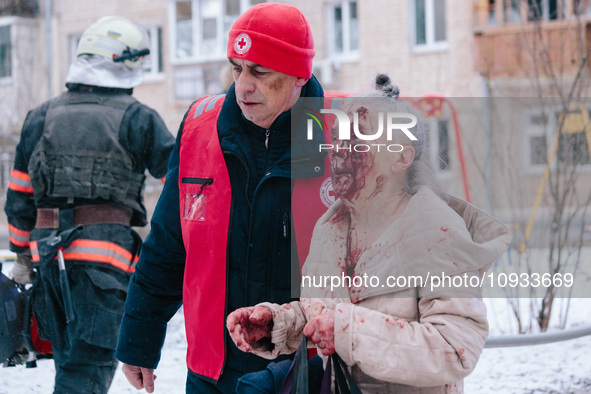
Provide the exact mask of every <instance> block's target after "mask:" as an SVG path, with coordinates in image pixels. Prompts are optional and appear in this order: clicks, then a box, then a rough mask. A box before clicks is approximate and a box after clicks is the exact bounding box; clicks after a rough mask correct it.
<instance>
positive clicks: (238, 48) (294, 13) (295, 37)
mask: <svg viewBox="0 0 591 394" xmlns="http://www.w3.org/2000/svg"><path fill="white" fill-rule="evenodd" d="M314 53H315V52H314V38H313V37H312V30H311V29H310V25H309V24H308V21H307V20H306V18H305V17H304V14H302V12H301V11H300V10H298V9H297V8H296V7H294V6H291V5H287V4H278V3H261V4H258V5H255V6H254V7H251V8H249V9H248V10H247V11H246V12H245V13H244V14H242V15H240V16H239V17H238V19H236V22H234V24H233V25H232V29H231V30H230V37H229V40H228V59H230V58H236V59H245V60H249V61H251V62H254V63H257V64H260V65H261V66H264V67H268V68H270V69H273V70H275V71H279V72H282V73H284V74H287V75H293V76H296V77H300V78H310V77H311V76H312V59H313V58H314Z"/></svg>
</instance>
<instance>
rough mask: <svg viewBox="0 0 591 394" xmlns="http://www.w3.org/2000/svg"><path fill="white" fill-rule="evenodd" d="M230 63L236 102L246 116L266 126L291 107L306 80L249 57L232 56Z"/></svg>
mask: <svg viewBox="0 0 591 394" xmlns="http://www.w3.org/2000/svg"><path fill="white" fill-rule="evenodd" d="M230 63H231V64H232V75H233V77H234V82H235V90H236V101H237V102H238V106H239V107H240V109H241V110H242V113H243V114H244V116H245V117H246V119H248V120H250V121H251V122H253V123H254V124H256V125H257V126H259V127H262V128H265V129H266V128H269V127H270V126H271V124H273V122H274V121H275V119H277V117H278V116H279V115H281V114H282V113H283V112H285V111H287V110H288V109H290V108H291V107H292V105H293V104H294V103H295V102H296V101H297V99H298V97H299V96H300V91H301V88H302V86H304V85H305V84H306V82H307V81H308V80H307V79H304V78H298V77H294V76H291V75H287V74H283V73H280V72H279V71H275V70H272V69H270V68H267V67H263V66H261V65H259V64H256V63H253V62H251V61H249V60H244V59H236V58H231V59H230Z"/></svg>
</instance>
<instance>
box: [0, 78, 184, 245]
mask: <svg viewBox="0 0 591 394" xmlns="http://www.w3.org/2000/svg"><path fill="white" fill-rule="evenodd" d="M68 88H69V90H70V91H75V92H83V93H88V94H89V95H93V94H98V95H130V94H131V93H132V91H131V89H111V88H99V87H91V86H86V85H68ZM65 94H68V93H65ZM54 100H56V99H54ZM54 100H50V101H47V102H45V103H44V104H42V105H41V106H39V107H37V108H35V109H33V110H31V111H29V113H28V114H27V117H26V119H25V122H24V124H23V127H22V132H21V139H20V142H19V144H18V146H17V147H16V154H15V162H14V169H15V170H17V171H19V172H21V173H27V174H28V167H29V162H30V160H31V155H32V153H33V150H34V149H35V146H36V145H37V143H38V141H39V140H40V138H41V136H42V134H43V131H44V125H45V118H46V114H47V111H48V108H49V106H50V104H51V102H52V101H54ZM71 132H73V133H86V135H87V138H88V139H92V138H93V134H92V133H93V130H88V129H85V128H84V125H83V124H80V122H79V121H78V119H76V118H74V119H72V120H71ZM119 143H120V144H121V145H122V147H123V148H124V149H126V150H127V152H128V153H129V154H130V156H131V157H132V160H133V162H134V168H133V171H134V172H136V173H138V174H144V172H145V171H146V169H147V170H148V171H149V172H150V173H151V174H152V175H153V176H154V177H156V178H161V177H163V176H164V175H165V174H166V163H167V162H168V158H169V157H170V153H171V151H172V148H173V145H174V137H173V136H172V134H171V133H170V132H169V131H168V129H167V128H166V125H165V124H164V121H163V120H162V118H161V117H160V116H159V115H158V113H156V111H154V110H153V109H151V108H149V107H147V106H146V105H144V104H142V103H140V102H138V101H135V102H134V103H133V104H131V105H130V106H129V107H128V108H127V110H126V111H125V113H124V115H123V119H122V121H121V126H120V130H119ZM107 153H109V152H105V154H107ZM105 203H107V204H108V203H112V201H108V200H107V201H105V200H100V199H97V200H87V199H78V198H77V199H75V201H73V202H68V201H67V199H66V198H51V197H48V196H45V197H42V198H39V199H38V201H35V200H34V198H33V193H32V192H31V193H29V192H23V191H15V190H12V189H9V190H8V193H7V199H6V205H5V207H4V211H5V212H6V216H7V217H8V223H9V224H10V225H11V226H12V227H13V228H15V229H17V230H18V231H20V232H30V231H31V230H32V229H33V228H34V227H35V220H36V214H37V210H36V209H37V208H60V209H66V208H72V207H73V206H77V205H85V204H105ZM137 203H138V204H139V205H138V206H139V207H140V209H139V211H138V212H134V217H137V220H135V222H136V223H135V224H134V225H144V224H145V222H146V219H145V208H144V207H143V201H142V200H141V196H139V201H137ZM140 211H141V212H140ZM109 231H110V230H109V229H105V234H102V235H100V234H99V235H97V236H98V237H99V238H102V239H110V238H111V236H110V235H109ZM10 249H11V250H12V251H13V252H17V253H21V252H24V251H26V250H27V249H28V248H27V247H25V246H22V245H15V244H14V243H12V242H11V244H10Z"/></svg>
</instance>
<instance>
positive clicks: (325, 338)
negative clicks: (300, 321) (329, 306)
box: [304, 311, 335, 356]
mask: <svg viewBox="0 0 591 394" xmlns="http://www.w3.org/2000/svg"><path fill="white" fill-rule="evenodd" d="M304 335H305V336H307V337H308V338H309V339H310V341H311V342H312V343H313V344H314V345H316V347H317V348H318V349H320V352H321V353H322V354H323V355H325V356H330V355H331V354H333V353H334V352H335V347H334V311H329V312H325V313H322V314H320V315H318V316H316V317H315V318H313V319H312V320H310V321H309V322H308V324H306V326H305V327H304Z"/></svg>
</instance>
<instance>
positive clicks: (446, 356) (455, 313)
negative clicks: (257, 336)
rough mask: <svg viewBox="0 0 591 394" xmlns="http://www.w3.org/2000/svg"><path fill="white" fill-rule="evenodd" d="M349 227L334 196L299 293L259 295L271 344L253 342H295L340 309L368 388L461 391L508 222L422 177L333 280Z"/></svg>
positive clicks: (338, 340)
mask: <svg viewBox="0 0 591 394" xmlns="http://www.w3.org/2000/svg"><path fill="white" fill-rule="evenodd" d="M348 228H349V215H348V213H347V212H346V209H345V207H344V206H343V205H342V204H341V203H340V201H337V203H336V204H335V205H333V206H332V207H331V208H330V209H329V210H328V211H327V212H326V214H325V215H323V216H322V217H321V218H320V220H319V221H318V223H317V224H316V228H315V230H314V235H313V239H312V244H311V246H310V253H309V256H308V258H307V260H306V263H305V265H304V268H303V278H302V298H301V301H299V302H292V303H290V304H284V305H276V304H270V303H264V304H261V305H264V306H267V307H269V308H270V309H271V310H272V311H273V318H274V320H273V323H274V325H273V331H272V338H271V342H272V344H273V346H272V347H268V346H265V347H261V348H258V349H255V350H254V352H255V353H257V354H259V355H261V356H263V357H266V358H275V357H277V355H279V354H283V353H292V352H294V351H295V350H296V349H297V347H298V345H299V344H300V341H301V338H302V337H301V335H302V331H303V327H304V325H305V324H306V322H307V321H309V320H310V319H312V318H313V317H315V316H317V315H318V314H320V313H326V312H328V311H334V314H335V347H336V352H337V353H338V354H339V355H340V356H341V357H342V359H343V360H344V361H345V362H346V363H347V364H348V365H349V366H351V373H352V375H353V377H354V379H355V381H356V382H357V383H358V385H359V387H360V388H361V389H362V391H363V392H364V393H365V392H367V393H459V392H462V391H463V379H464V377H465V376H467V375H468V374H469V373H470V372H472V370H473V369H474V367H475V366H476V362H477V361H478V358H479V356H480V353H481V351H482V349H483V347H484V343H485V340H486V337H487V335H488V322H487V317H486V307H485V305H484V303H483V302H482V300H481V293H482V289H481V288H480V287H479V286H478V285H479V283H478V281H479V280H481V279H482V278H483V275H484V273H485V271H486V269H487V268H489V267H490V265H491V264H492V263H493V262H494V261H495V260H496V259H498V258H499V257H500V256H501V255H502V254H503V253H505V251H506V250H507V248H508V246H509V243H510V241H511V234H510V231H509V229H508V228H507V227H506V226H505V225H504V224H503V223H501V222H500V221H498V220H497V219H495V218H493V217H491V216H489V215H487V214H486V213H484V212H483V211H481V210H479V209H477V208H475V207H474V206H472V205H470V204H468V203H466V202H464V201H461V200H459V199H456V198H453V197H452V198H450V201H449V204H448V203H446V202H444V201H443V200H442V199H440V198H439V197H438V196H436V195H435V193H433V192H432V191H431V190H430V189H428V188H426V187H423V188H421V189H420V190H419V191H418V192H417V193H416V194H415V195H414V196H413V197H412V198H411V199H410V201H409V203H408V205H407V207H406V208H405V210H404V212H403V213H402V215H401V216H400V217H399V218H398V219H397V220H396V221H395V222H394V223H393V224H392V225H391V226H390V227H389V228H388V229H387V230H386V231H385V232H384V234H383V235H382V236H381V237H380V238H379V239H378V240H377V241H376V242H375V243H374V244H373V245H372V247H371V248H370V249H369V250H366V251H365V252H364V253H363V254H362V256H361V257H360V259H359V262H358V264H357V266H356V267H355V273H354V275H356V276H358V279H355V280H354V281H353V283H352V284H353V285H352V286H349V283H345V285H344V286H337V287H335V286H332V288H331V284H332V285H335V284H337V282H338V281H339V280H340V281H341V282H344V281H343V272H344V269H345V268H344V264H345V261H346V253H347V246H346V242H345V240H346V239H347V233H348ZM363 278H366V279H365V281H363ZM442 278H444V279H442ZM471 278H472V279H471ZM337 279H338V280H337ZM460 279H461V280H460ZM355 281H356V282H355ZM325 282H326V286H320V285H321V284H322V285H323V284H324V283H325ZM466 282H467V283H468V286H461V285H460V283H461V284H465V283H466ZM356 284H357V285H359V284H360V286H355V285H356ZM437 285H439V286H437Z"/></svg>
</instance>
